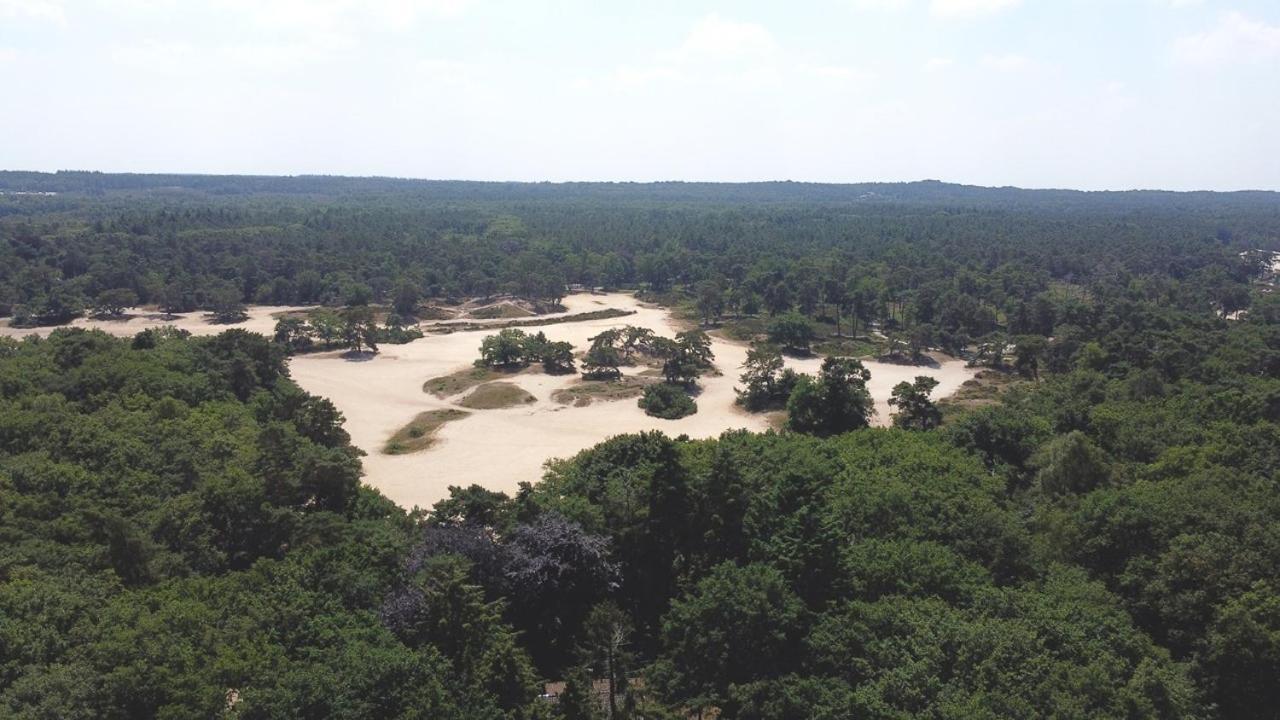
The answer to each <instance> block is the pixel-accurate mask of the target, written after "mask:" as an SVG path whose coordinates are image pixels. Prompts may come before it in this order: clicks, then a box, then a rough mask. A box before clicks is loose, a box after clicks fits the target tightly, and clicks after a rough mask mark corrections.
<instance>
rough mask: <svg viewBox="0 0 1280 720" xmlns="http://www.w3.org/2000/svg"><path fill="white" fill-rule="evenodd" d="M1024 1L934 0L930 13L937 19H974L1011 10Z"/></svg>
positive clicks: (930, 6)
mask: <svg viewBox="0 0 1280 720" xmlns="http://www.w3.org/2000/svg"><path fill="white" fill-rule="evenodd" d="M1021 4H1022V0H933V2H932V3H930V4H929V13H930V14H931V15H933V16H934V17H937V18H947V19H951V18H972V17H977V16H979V15H989V14H991V13H996V12H1000V11H1002V10H1009V9H1011V8H1015V7H1017V6H1018V5H1021Z"/></svg>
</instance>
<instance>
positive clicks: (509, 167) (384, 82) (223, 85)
mask: <svg viewBox="0 0 1280 720" xmlns="http://www.w3.org/2000/svg"><path fill="white" fill-rule="evenodd" d="M0 83H3V84H4V86H5V87H6V90H7V103H8V104H9V106H10V107H11V108H13V109H15V110H16V111H11V112H8V113H5V114H4V115H2V116H0V167H12V168H23V169H28V170H34V171H42V172H52V171H56V170H58V169H73V168H74V169H80V168H83V169H87V170H98V171H102V172H129V173H159V174H169V173H174V174H189V173H194V174H209V175H220V174H239V175H272V176H292V175H335V176H347V177H393V178H412V179H431V178H438V179H457V180H469V181H480V182H485V181H490V182H673V181H678V182H713V183H736V182H781V181H786V180H792V181H795V182H809V183H833V184H861V183H875V182H914V181H919V180H922V179H927V178H938V179H941V180H942V181H944V182H950V183H956V184H964V185H975V186H983V187H1018V188H1025V189H1074V190H1085V191H1089V190H1117V191H1122V190H1133V189H1160V190H1172V191H1191V190H1219V191H1229V190H1272V191H1275V190H1280V163H1276V162H1275V161H1274V158H1276V157H1280V133H1275V132H1274V128H1275V127H1276V126H1277V120H1280V92H1276V91H1275V88H1277V87H1280V5H1277V4H1275V3H1271V2H1266V0H1126V1H1124V2H1110V3H1108V2H1102V1H1101V0H1078V1H1076V2H1065V1H1063V2H1054V1H1050V0H1041V1H1039V2H1037V1H1035V0H815V1H813V2H808V3H804V4H803V6H799V7H790V8H787V9H785V10H784V9H780V8H779V7H776V6H773V5H772V4H770V3H764V2H740V3H716V2H689V3H677V2H669V1H666V2H656V3H651V4H648V5H646V6H644V7H643V8H641V7H634V6H621V7H614V6H605V5H600V4H593V3H586V2H581V1H580V0H562V1H558V2H541V3H517V2H508V1H500V0H369V1H367V2H355V1H354V0H312V1H310V2H303V1H302V0H258V1H251V0H191V1H189V2H178V0H122V1H118V2H106V1H105V0H0ZM1268 88H1271V89H1270V90H1268Z"/></svg>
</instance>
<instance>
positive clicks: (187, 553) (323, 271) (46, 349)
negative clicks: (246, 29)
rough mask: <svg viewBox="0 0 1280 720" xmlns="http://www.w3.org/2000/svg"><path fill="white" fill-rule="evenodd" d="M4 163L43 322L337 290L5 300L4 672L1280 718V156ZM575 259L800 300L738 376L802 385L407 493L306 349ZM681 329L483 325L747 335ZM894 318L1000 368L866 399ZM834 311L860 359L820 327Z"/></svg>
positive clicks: (7, 702)
mask: <svg viewBox="0 0 1280 720" xmlns="http://www.w3.org/2000/svg"><path fill="white" fill-rule="evenodd" d="M0 190H2V191H3V193H4V194H0V260H3V262H0V312H2V313H3V314H4V315H7V316H9V317H10V319H11V320H13V321H15V322H17V323H19V324H24V323H25V324H46V325H47V324H62V323H65V322H66V320H68V319H70V318H72V317H76V316H77V315H80V314H85V313H93V314H97V315H100V316H103V317H106V318H118V317H121V316H123V315H127V314H128V313H130V312H134V311H136V309H137V308H138V307H143V306H145V307H148V308H155V309H156V310H157V311H163V312H191V311H196V310H203V311H207V312H210V313H213V314H214V315H218V314H219V313H223V312H228V313H230V312H235V311H240V310H242V309H243V307H244V306H245V305H246V304H250V303H271V304H298V305H326V306H332V307H331V308H324V309H321V310H317V311H314V312H313V314H311V315H308V316H306V318H305V319H304V318H303V317H301V316H300V317H296V318H291V319H290V318H286V319H285V321H282V324H281V325H280V326H278V327H277V336H276V337H275V338H265V337H262V336H259V335H256V334H251V333H247V332H244V331H241V330H236V329H230V330H227V331H225V332H223V333H221V334H219V335H216V336H212V337H208V338H194V337H189V336H187V335H186V334H185V333H182V332H179V331H176V330H172V329H161V330H148V331H145V332H142V333H139V334H138V335H136V336H135V337H132V338H125V339H120V338H114V337H111V336H109V335H107V334H105V333H102V332H98V331H86V330H81V329H70V328H63V329H57V330H54V331H52V332H51V333H50V335H49V336H48V337H47V338H45V339H40V338H36V337H29V338H26V339H24V340H21V341H14V340H10V339H3V340H0V715H4V716H5V717H17V718H40V717H59V718H146V717H166V718H177V717H238V718H285V717H313V718H330V717H334V718H375V717H376V718H383V717H404V718H410V717H441V718H475V719H476V720H480V719H481V718H551V717H563V718H571V719H577V718H599V717H606V716H608V717H615V718H616V717H626V718H637V719H638V718H676V717H690V716H696V715H697V714H698V713H703V714H704V716H706V715H708V714H711V713H714V712H718V713H719V715H718V717H722V718H744V719H745V718H755V719H765V718H776V719H778V720H781V719H783V718H796V717H823V718H843V717H865V718H885V719H889V718H894V719H898V718H959V717H965V718H968V717H984V718H1028V717H1097V718H1126V719H1130V718H1223V719H1226V718H1272V717H1274V716H1275V708H1276V707H1277V704H1278V703H1280V685H1278V684H1277V682H1276V678H1277V677H1280V640H1277V638H1280V488H1277V485H1276V483H1277V482H1278V481H1280V427H1278V426H1277V423H1278V422H1280V302H1278V301H1277V297H1278V296H1277V290H1276V277H1275V271H1274V269H1272V267H1271V263H1272V262H1273V260H1274V256H1273V255H1272V254H1271V253H1273V252H1275V251H1278V250H1280V200H1277V198H1276V196H1275V195H1272V194H1268V193H1231V194H1212V193H1189V194H1171V193H1147V192H1139V193H1074V192H1069V191H1025V190H1016V189H989V188H968V187H962V186H954V185H946V184H942V183H933V182H926V183H914V184H902V185H848V186H835V185H810V184H801V183H759V184H747V185H729V186H725V185H704V184H696V183H688V184H686V183H660V184H649V185H643V184H609V183H599V184H591V183H588V184H565V185H551V184H536V185H521V184H505V183H444V182H424V181H411V180H394V179H378V178H325V177H299V178H256V177H219V176H160V175H104V174H97V173H74V172H64V173H56V174H39V173H11V172H10V173H0ZM17 192H21V193H36V192H38V193H53V194H48V195H33V194H15V193H17ZM571 284H580V285H583V286H586V287H597V286H605V287H610V288H620V289H630V290H637V291H641V292H644V293H646V297H648V298H651V299H654V300H658V301H662V302H666V303H668V304H671V305H674V306H676V307H678V308H682V309H684V310H686V311H687V315H686V316H685V319H686V320H688V321H689V322H690V323H691V324H693V323H696V324H698V325H700V326H702V327H706V328H707V329H708V330H709V331H715V332H723V333H726V334H731V333H735V332H741V333H744V334H746V335H752V336H755V337H758V338H760V339H763V338H765V337H768V338H769V339H770V341H771V344H765V343H763V342H762V343H759V344H757V345H756V346H755V347H753V348H752V351H751V353H750V354H749V355H748V362H747V364H746V365H745V366H744V367H743V368H741V369H740V370H739V371H740V372H742V390H741V391H740V403H741V404H742V406H743V408H744V410H745V411H753V412H754V411H761V412H764V411H773V412H780V411H781V410H782V409H783V408H788V407H789V409H790V418H789V422H787V423H786V424H785V426H784V427H782V428H781V429H780V430H778V431H776V432H768V433H762V434H753V433H748V432H736V431H735V432H727V433H724V434H723V435H721V436H720V437H718V438H710V439H701V440H691V439H689V438H686V437H679V438H673V437H669V436H667V435H664V434H662V433H659V432H650V433H641V434H631V435H621V436H617V437H614V438H611V439H609V440H607V441H605V442H603V443H601V444H599V445H597V446H595V447H593V448H590V449H587V450H584V451H583V452H581V453H580V454H578V455H577V456H575V457H571V458H561V459H556V460H553V461H552V462H550V463H549V464H548V466H547V470H546V475H545V477H544V479H543V481H542V482H540V483H537V484H534V485H524V486H522V487H521V488H520V490H519V492H516V493H514V494H511V495H508V494H504V493H499V492H494V491H491V490H488V489H485V488H482V487H478V486H472V487H454V488H452V489H451V495H450V497H449V498H448V499H446V500H444V501H442V502H440V503H438V504H437V505H436V506H435V507H433V508H431V509H429V510H422V511H417V512H409V511H406V510H405V509H403V508H399V507H396V506H395V505H393V504H392V503H390V502H389V501H388V500H386V499H385V498H384V497H382V496H381V495H379V494H378V493H377V492H376V491H375V490H373V489H371V488H368V487H365V486H362V485H361V483H360V473H361V465H360V462H361V461H360V452H359V451H358V450H357V449H355V448H354V447H353V446H352V445H351V443H350V438H349V436H348V434H347V431H346V429H345V428H344V426H343V418H342V416H341V415H340V414H339V413H338V412H337V411H336V409H335V408H334V407H333V405H332V404H330V403H329V402H328V401H327V400H325V399H323V398H318V397H313V396H310V395H308V394H306V393H305V392H303V391H301V390H300V389H299V388H298V387H297V386H296V385H295V384H294V383H293V381H292V380H291V379H290V377H289V370H288V353H297V352H305V351H307V350H309V349H311V346H312V345H319V346H320V347H328V346H329V344H330V343H331V342H336V341H337V340H338V339H339V338H338V337H337V335H336V334H335V336H334V337H333V338H326V337H324V333H320V334H316V333H319V330H317V328H320V329H323V328H325V327H327V326H328V325H330V324H332V323H330V322H329V321H328V320H327V319H326V318H347V319H348V322H347V326H348V327H350V328H357V329H360V328H364V329H367V330H368V331H369V336H368V337H367V338H366V337H363V336H361V338H359V339H360V343H364V344H369V343H373V346H374V347H376V342H390V341H392V340H391V339H389V338H388V336H387V333H389V332H391V331H393V330H394V331H395V332H396V334H397V337H396V338H395V341H412V340H413V337H414V336H413V335H412V334H411V333H410V332H409V331H408V330H406V329H405V328H410V329H411V328H412V326H413V321H412V317H413V315H414V313H418V312H420V311H422V310H423V303H425V302H427V301H429V300H430V301H435V300H441V301H444V300H447V299H449V298H462V297H473V296H476V297H483V296H487V295H494V294H499V293H511V294H514V295H521V296H524V297H526V298H529V299H531V300H542V301H547V302H548V303H553V302H555V301H557V300H558V299H559V298H560V297H562V296H563V294H564V293H565V292H566V289H567V286H568V285H571ZM373 306H384V307H382V308H380V309H379V310H378V313H383V311H384V310H385V311H387V312H390V313H394V316H395V318H396V319H395V320H394V322H392V321H391V320H390V319H389V318H390V317H391V315H387V317H388V320H387V321H386V322H384V323H382V324H378V323H375V322H374V321H373V318H374V317H375V314H374V311H373V310H372V308H373ZM339 308H341V310H339ZM388 309H389V310H388ZM379 316H380V315H379ZM355 320H359V322H355ZM402 324H403V326H402ZM308 328H310V329H308ZM304 330H305V332H303V331H304ZM334 332H335V333H336V331H334ZM308 333H310V334H308ZM379 333H381V334H379ZM313 334H314V335H315V338H312V337H311V335H313ZM400 334H404V336H403V337H399V335H400ZM632 336H634V337H632ZM679 338H680V339H678V340H670V339H665V342H666V343H667V344H669V346H668V345H663V344H662V343H660V342H659V341H660V340H664V339H662V338H651V337H643V336H642V335H641V334H640V333H630V334H628V333H626V332H624V331H618V332H617V333H616V334H615V335H611V336H608V337H605V338H604V339H603V340H602V339H599V338H597V339H595V340H594V341H593V343H592V346H591V347H590V348H579V350H581V351H582V352H583V356H582V357H580V358H576V360H577V361H578V364H575V356H574V348H572V347H569V348H564V347H560V348H556V347H552V345H554V344H549V343H547V342H545V338H542V337H540V336H539V335H538V334H537V333H536V332H532V333H525V332H523V331H520V330H515V329H509V330H505V331H501V332H499V333H498V334H496V335H493V336H491V339H486V340H484V341H483V343H484V344H483V345H482V346H481V347H480V348H479V354H480V355H481V363H482V364H485V365H489V366H493V367H502V368H508V367H510V368H522V367H524V366H526V365H529V364H536V363H543V364H547V363H550V364H549V365H548V368H547V369H548V370H554V371H556V372H571V371H574V370H575V369H577V370H580V371H581V372H583V373H584V375H586V376H588V377H593V376H595V375H601V376H609V377H612V376H613V375H614V374H616V373H617V372H619V366H621V365H625V364H627V363H628V362H629V359H630V358H631V356H632V355H634V354H637V353H638V354H644V353H645V352H649V351H647V350H645V349H644V348H646V347H649V346H653V348H657V350H653V352H652V354H653V358H650V359H655V358H659V357H660V358H662V360H663V362H661V363H659V364H660V365H661V373H662V375H663V376H664V378H663V379H665V380H667V381H668V382H667V383H665V384H663V385H661V386H657V387H661V388H665V390H655V391H654V393H652V394H655V395H656V394H657V393H660V392H669V393H670V392H674V389H676V388H681V387H683V388H686V389H693V388H694V386H695V383H696V381H697V378H698V376H699V374H700V373H702V372H703V371H704V370H706V367H705V365H706V358H703V357H702V355H701V350H700V349H701V348H704V346H705V347H709V342H708V341H707V340H706V338H707V336H706V335H705V334H704V333H703V331H701V330H690V331H686V332H685V333H681V336H679ZM681 343H683V345H682V344H681ZM358 344H359V343H358ZM361 346H363V345H361ZM663 347H665V348H666V351H665V352H658V350H662V348H663ZM867 347H875V348H877V349H879V350H882V351H884V353H885V354H886V355H887V356H889V357H890V359H893V360H896V361H902V362H927V361H928V354H929V353H936V352H938V351H945V352H949V353H951V354H954V355H959V356H962V357H964V358H966V359H967V360H969V361H970V362H971V363H973V364H975V365H981V366H982V367H983V368H984V370H983V372H984V373H987V374H988V375H987V377H989V378H996V379H998V381H999V383H998V385H993V387H997V389H996V390H993V391H991V392H990V393H989V394H988V395H978V394H976V392H977V391H975V390H972V389H970V390H969V391H968V392H969V394H968V395H964V393H962V394H961V395H962V396H963V397H961V396H957V397H956V398H954V399H952V400H949V401H948V400H942V401H938V402H936V403H935V400H938V399H937V398H930V396H929V393H930V391H931V390H932V389H933V387H934V386H933V385H932V384H931V383H930V382H929V381H928V378H927V377H924V376H921V377H917V378H916V379H915V381H914V382H911V383H907V382H904V383H902V384H901V385H899V386H898V387H897V388H895V389H894V396H893V397H894V402H893V405H892V407H893V408H894V410H895V413H896V415H895V418H894V423H893V424H894V425H896V427H891V428H870V427H867V425H868V422H869V419H870V418H871V414H870V413H871V410H872V405H871V403H870V398H869V395H868V394H867V391H866V387H865V386H866V382H867V377H866V368H865V367H864V366H863V365H862V363H861V362H859V361H858V360H857V359H854V358H853V357H852V356H853V355H857V354H859V353H857V352H855V351H857V350H859V349H864V348H867ZM804 353H814V354H818V355H824V356H826V357H825V358H824V362H823V370H822V372H821V373H819V374H818V375H815V376H797V375H795V374H794V373H790V374H788V371H784V369H783V356H784V354H791V355H796V354H804ZM658 399H662V398H658ZM673 399H674V400H680V399H687V396H685V395H679V394H672V395H671V397H670V398H666V400H668V401H670V400H673ZM637 412H639V410H637ZM558 681H564V682H563V684H562V685H553V686H554V687H556V688H557V690H556V691H555V695H554V696H548V697H541V696H542V695H543V693H544V691H545V690H546V689H547V688H548V687H553V686H548V685H546V684H545V683H548V682H549V683H557V682H558Z"/></svg>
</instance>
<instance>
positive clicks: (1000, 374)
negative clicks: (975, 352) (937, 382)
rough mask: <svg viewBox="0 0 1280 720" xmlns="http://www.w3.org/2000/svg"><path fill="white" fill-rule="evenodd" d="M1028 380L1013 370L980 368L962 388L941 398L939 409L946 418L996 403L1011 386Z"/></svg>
mask: <svg viewBox="0 0 1280 720" xmlns="http://www.w3.org/2000/svg"><path fill="white" fill-rule="evenodd" d="M1026 382H1028V381H1027V380H1025V379H1023V378H1021V377H1018V375H1017V374H1016V373H1013V372H1008V371H1005V370H990V369H987V370H979V371H978V374H977V375H975V376H974V377H972V378H970V379H969V380H965V381H964V384H962V385H961V386H960V389H959V390H956V391H955V393H953V394H952V395H951V396H950V397H946V398H943V399H941V400H939V401H938V409H940V410H942V415H943V418H944V419H950V418H953V417H955V416H956V415H957V414H959V413H962V412H964V411H965V410H973V409H975V408H980V407H983V406H984V405H994V404H995V403H996V402H998V401H999V399H1000V396H1001V395H1002V394H1004V393H1005V392H1006V391H1008V390H1009V388H1011V387H1014V386H1016V385H1021V384H1024V383H1026Z"/></svg>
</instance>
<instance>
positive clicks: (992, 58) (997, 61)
mask: <svg viewBox="0 0 1280 720" xmlns="http://www.w3.org/2000/svg"><path fill="white" fill-rule="evenodd" d="M979 62H980V64H981V65H982V67H984V68H987V69H989V70H996V71H998V72H1006V73H1014V72H1021V71H1023V70H1026V69H1027V68H1028V67H1030V66H1031V61H1030V60H1028V59H1027V58H1026V56H1025V55H1019V54H1017V53H1006V54H1003V55H984V56H983V57H982V60H981V61H979Z"/></svg>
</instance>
